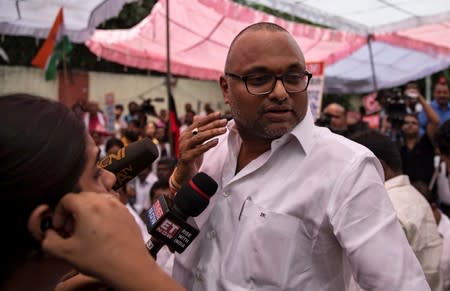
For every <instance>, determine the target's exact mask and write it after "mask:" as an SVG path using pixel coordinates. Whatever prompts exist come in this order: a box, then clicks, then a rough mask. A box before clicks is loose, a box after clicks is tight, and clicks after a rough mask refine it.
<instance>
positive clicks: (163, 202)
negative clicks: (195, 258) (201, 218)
mask: <svg viewBox="0 0 450 291" xmlns="http://www.w3.org/2000/svg"><path fill="white" fill-rule="evenodd" d="M217 187H218V185H217V183H216V181H214V180H213V179H212V178H211V177H210V176H208V175H206V174H205V173H203V172H200V173H198V174H197V175H195V176H194V177H193V178H192V179H191V180H190V181H189V182H188V183H186V184H183V185H182V186H181V188H180V190H179V191H178V192H177V194H176V195H175V198H174V199H173V200H171V199H170V198H168V197H165V195H161V196H160V197H159V199H158V200H157V201H156V202H155V203H153V205H152V207H151V208H150V209H148V210H147V211H146V212H145V220H146V221H145V223H146V225H147V230H148V233H149V234H151V235H152V238H151V239H150V240H149V241H148V242H147V248H148V249H149V252H150V254H151V255H152V256H153V257H154V258H156V254H157V253H158V251H159V250H160V249H161V248H162V247H163V246H164V245H167V246H168V247H169V249H170V250H171V251H175V252H177V253H182V252H183V251H184V250H185V249H186V248H187V247H188V246H189V245H190V244H191V242H192V241H193V240H194V239H195V237H196V236H197V235H198V233H199V230H198V227H197V226H196V225H195V222H194V221H193V220H192V221H191V222H190V223H189V222H187V219H188V218H189V217H195V216H198V215H199V214H200V213H201V212H202V211H203V210H205V209H206V207H207V206H208V204H209V198H210V197H211V196H212V195H214V193H216V191H217Z"/></svg>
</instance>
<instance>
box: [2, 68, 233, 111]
mask: <svg viewBox="0 0 450 291" xmlns="http://www.w3.org/2000/svg"><path fill="white" fill-rule="evenodd" d="M17 92H20V93H29V94H35V95H40V96H43V97H48V98H50V99H54V100H57V99H58V82H57V81H56V80H54V81H45V78H44V71H43V70H40V69H36V68H28V67H12V66H0V95H3V94H9V93H17ZM109 92H112V93H114V95H115V100H116V103H121V104H123V105H124V106H125V108H126V107H127V104H128V102H130V101H136V102H138V103H141V102H142V100H141V99H140V98H139V96H142V97H143V98H154V97H164V98H165V100H166V101H165V102H163V103H156V102H154V103H153V105H154V106H155V108H156V110H159V109H161V108H167V99H166V96H167V93H166V87H165V85H164V77H151V76H142V75H129V74H115V73H100V72H89V92H88V96H89V100H92V101H97V102H99V104H100V106H101V107H103V106H104V96H105V94H107V93H109ZM172 92H173V95H174V98H175V103H176V106H177V111H178V114H179V115H180V116H181V115H183V114H184V104H185V103H186V102H190V103H192V105H193V108H194V110H197V106H198V105H200V106H203V104H204V103H205V102H210V103H211V105H212V107H213V109H215V110H220V111H224V110H225V109H226V106H225V105H224V103H223V98H222V94H221V92H220V89H219V86H218V82H216V81H200V80H191V79H187V78H177V79H176V83H175V86H174V87H173V88H172ZM200 110H201V108H200ZM197 111H198V110H197Z"/></svg>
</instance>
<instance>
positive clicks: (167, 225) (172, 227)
mask: <svg viewBox="0 0 450 291" xmlns="http://www.w3.org/2000/svg"><path fill="white" fill-rule="evenodd" d="M179 229H180V227H179V226H178V225H176V224H175V223H173V222H172V221H170V220H168V219H165V220H164V221H163V222H162V223H161V224H160V225H159V226H158V228H157V229H156V231H157V232H159V233H160V234H162V235H163V236H165V237H167V238H168V239H172V238H173V237H174V236H175V235H176V234H177V232H178V230H179Z"/></svg>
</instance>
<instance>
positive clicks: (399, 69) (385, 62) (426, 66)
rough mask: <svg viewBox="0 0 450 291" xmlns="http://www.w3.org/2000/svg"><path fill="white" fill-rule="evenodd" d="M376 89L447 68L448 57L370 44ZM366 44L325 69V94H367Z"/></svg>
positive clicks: (369, 85)
mask: <svg viewBox="0 0 450 291" xmlns="http://www.w3.org/2000/svg"><path fill="white" fill-rule="evenodd" d="M372 52H373V59H374V62H375V73H376V76H377V80H376V81H377V87H378V89H383V88H390V87H394V86H398V85H401V84H404V83H406V82H408V81H411V80H416V79H420V78H423V77H425V76H427V75H430V74H433V73H435V72H438V71H440V70H443V69H445V68H447V67H448V66H449V64H450V57H447V58H436V57H434V56H431V55H428V54H425V53H422V52H419V51H415V50H410V49H405V48H400V47H397V46H392V45H389V44H386V43H383V42H373V43H372ZM372 76H373V74H372V69H371V65H370V55H369V47H368V46H367V45H366V46H364V47H362V48H360V49H359V50H357V51H356V52H355V53H353V54H352V55H351V56H349V57H347V58H345V59H343V60H341V61H338V62H336V63H335V64H333V65H331V66H328V67H326V68H325V77H326V78H325V92H326V93H335V94H337V93H367V92H372V91H374V89H375V86H374V84H373V77H372Z"/></svg>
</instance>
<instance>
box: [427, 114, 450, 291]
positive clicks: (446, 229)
mask: <svg viewBox="0 0 450 291" xmlns="http://www.w3.org/2000/svg"><path fill="white" fill-rule="evenodd" d="M435 143H436V146H437V148H438V149H439V152H440V158H441V159H442V160H443V161H444V163H445V164H446V168H447V169H450V120H447V121H445V122H444V123H443V124H442V125H441V126H440V127H439V129H438V131H437V133H436V136H435ZM447 183H448V182H447ZM447 186H448V185H447ZM433 198H434V197H433ZM439 198H440V200H441V201H440V202H441V205H440V207H441V209H438V208H437V206H436V199H435V198H434V200H433V199H431V201H430V199H429V201H430V202H431V207H432V208H433V212H434V215H435V218H436V223H437V224H438V229H439V233H440V234H441V235H442V238H443V240H444V247H443V251H442V258H441V270H442V274H443V279H444V290H445V291H450V221H449V218H448V216H447V215H448V213H450V208H449V207H448V206H447V205H443V203H442V201H443V199H442V196H439ZM433 202H434V203H433ZM442 206H445V207H442ZM442 208H443V209H442ZM441 210H444V211H441Z"/></svg>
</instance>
